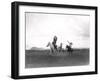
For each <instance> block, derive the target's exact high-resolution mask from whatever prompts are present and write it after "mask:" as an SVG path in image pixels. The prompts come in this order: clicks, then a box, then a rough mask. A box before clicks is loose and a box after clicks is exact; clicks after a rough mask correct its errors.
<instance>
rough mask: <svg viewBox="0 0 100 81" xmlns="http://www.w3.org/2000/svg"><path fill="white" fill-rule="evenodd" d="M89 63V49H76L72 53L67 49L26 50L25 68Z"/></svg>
mask: <svg viewBox="0 0 100 81" xmlns="http://www.w3.org/2000/svg"><path fill="white" fill-rule="evenodd" d="M88 64H89V49H74V51H73V53H72V54H69V53H68V52H67V51H65V52H60V53H59V52H58V53H52V54H51V53H50V52H49V50H41V51H40V50H26V54H25V68H39V67H58V66H80V65H88Z"/></svg>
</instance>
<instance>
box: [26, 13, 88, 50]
mask: <svg viewBox="0 0 100 81" xmlns="http://www.w3.org/2000/svg"><path fill="white" fill-rule="evenodd" d="M25 17H26V20H25V22H26V49H31V48H32V47H39V48H45V49H48V47H46V45H47V44H48V42H52V40H53V37H54V36H57V38H58V40H57V45H58V46H59V45H60V43H63V48H65V46H66V44H68V43H67V40H68V41H70V42H73V48H89V39H90V26H89V25H90V24H89V23H90V20H89V19H90V16H89V15H75V14H74V15H73V14H51V13H49V14H47V13H25Z"/></svg>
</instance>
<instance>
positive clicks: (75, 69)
mask: <svg viewBox="0 0 100 81" xmlns="http://www.w3.org/2000/svg"><path fill="white" fill-rule="evenodd" d="M11 58H12V60H11V65H12V69H11V77H12V78H14V79H24V78H42V77H56V76H72V75H86V74H97V7H96V6H83V5H82V6H81V5H64V4H48V3H31V2H13V3H12V56H11Z"/></svg>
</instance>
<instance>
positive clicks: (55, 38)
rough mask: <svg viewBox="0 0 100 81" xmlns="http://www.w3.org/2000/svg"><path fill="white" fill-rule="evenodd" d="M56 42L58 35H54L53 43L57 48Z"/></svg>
mask: <svg viewBox="0 0 100 81" xmlns="http://www.w3.org/2000/svg"><path fill="white" fill-rule="evenodd" d="M56 43H57V36H54V38H53V42H52V44H53V46H54V49H56V50H57V45H56Z"/></svg>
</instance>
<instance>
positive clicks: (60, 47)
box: [58, 43, 62, 52]
mask: <svg viewBox="0 0 100 81" xmlns="http://www.w3.org/2000/svg"><path fill="white" fill-rule="evenodd" d="M58 51H59V52H61V51H62V43H60V46H59V48H58Z"/></svg>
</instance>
